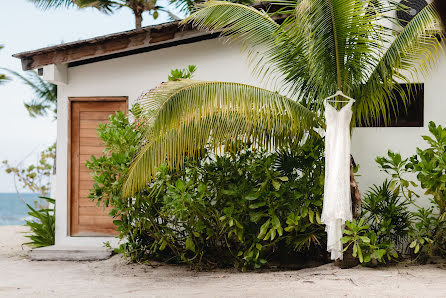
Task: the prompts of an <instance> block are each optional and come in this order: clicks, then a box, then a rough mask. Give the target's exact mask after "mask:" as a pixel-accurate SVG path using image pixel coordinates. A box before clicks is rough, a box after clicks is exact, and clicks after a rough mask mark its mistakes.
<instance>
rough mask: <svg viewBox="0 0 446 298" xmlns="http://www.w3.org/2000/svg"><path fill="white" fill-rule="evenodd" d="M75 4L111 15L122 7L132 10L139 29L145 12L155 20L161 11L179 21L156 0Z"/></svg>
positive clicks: (89, 0) (79, 1) (93, 0)
mask: <svg viewBox="0 0 446 298" xmlns="http://www.w3.org/2000/svg"><path fill="white" fill-rule="evenodd" d="M75 3H76V5H78V6H79V7H80V8H84V7H94V8H97V9H98V10H100V11H102V12H104V13H111V12H113V11H114V10H116V9H120V8H122V7H127V8H130V9H131V10H132V12H133V14H134V16H135V25H136V28H137V29H138V28H141V27H142V14H143V13H144V12H149V14H150V15H151V16H152V17H153V18H154V19H155V20H156V19H157V18H158V15H159V11H164V12H166V13H168V14H169V16H170V17H171V18H172V19H177V20H178V19H179V18H178V17H177V16H175V15H174V14H173V13H172V12H170V11H169V10H167V9H166V8H165V7H163V6H159V5H157V1H156V0H115V1H111V0H75Z"/></svg>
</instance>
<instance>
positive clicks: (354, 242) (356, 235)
mask: <svg viewBox="0 0 446 298" xmlns="http://www.w3.org/2000/svg"><path fill="white" fill-rule="evenodd" d="M346 225H347V227H348V229H346V230H344V237H342V238H341V242H342V243H343V244H347V245H346V246H345V247H344V251H346V250H347V249H349V247H350V246H352V247H353V257H355V258H358V260H359V262H361V263H364V264H367V263H370V262H372V263H373V262H376V263H386V262H387V261H391V260H392V259H394V258H397V257H398V254H397V252H396V251H395V250H394V248H393V247H394V244H393V243H392V242H390V241H378V238H379V237H380V234H381V231H378V233H375V232H374V231H371V230H369V228H370V226H368V225H365V220H364V218H361V219H360V220H359V221H352V222H350V221H347V222H346Z"/></svg>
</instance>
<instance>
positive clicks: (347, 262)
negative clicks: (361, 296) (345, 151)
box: [335, 155, 362, 269]
mask: <svg viewBox="0 0 446 298" xmlns="http://www.w3.org/2000/svg"><path fill="white" fill-rule="evenodd" d="M355 167H356V163H355V160H354V158H353V156H352V155H350V197H351V200H352V214H353V219H355V220H356V219H358V218H359V215H360V214H361V201H362V200H361V193H360V192H359V187H358V183H357V182H356V179H355V173H354V171H353V169H354V168H355ZM335 264H336V265H337V266H339V267H341V268H342V269H348V268H352V267H355V266H357V265H359V260H358V259H357V258H354V257H353V246H352V245H350V247H349V249H347V250H346V251H345V252H344V259H343V260H342V261H340V260H336V262H335Z"/></svg>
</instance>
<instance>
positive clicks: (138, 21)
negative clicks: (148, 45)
mask: <svg viewBox="0 0 446 298" xmlns="http://www.w3.org/2000/svg"><path fill="white" fill-rule="evenodd" d="M134 13H135V25H136V29H140V28H142V13H141V12H136V11H135V12H134Z"/></svg>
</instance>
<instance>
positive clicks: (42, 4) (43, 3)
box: [28, 0, 75, 9]
mask: <svg viewBox="0 0 446 298" xmlns="http://www.w3.org/2000/svg"><path fill="white" fill-rule="evenodd" d="M28 1H29V2H32V3H34V5H36V6H37V7H38V8H41V9H50V8H60V7H65V8H69V7H73V6H75V4H74V1H73V0H28Z"/></svg>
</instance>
